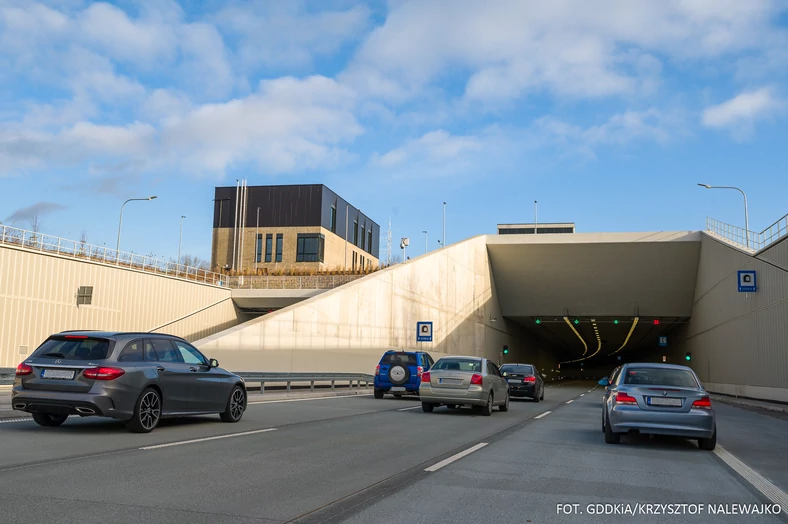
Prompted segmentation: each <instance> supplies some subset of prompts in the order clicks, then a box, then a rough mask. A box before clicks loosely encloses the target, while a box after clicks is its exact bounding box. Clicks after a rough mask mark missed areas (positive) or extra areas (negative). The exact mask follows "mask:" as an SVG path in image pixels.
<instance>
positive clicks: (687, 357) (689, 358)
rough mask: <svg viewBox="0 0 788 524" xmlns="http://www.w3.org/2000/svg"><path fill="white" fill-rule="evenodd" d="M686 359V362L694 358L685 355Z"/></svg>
mask: <svg viewBox="0 0 788 524" xmlns="http://www.w3.org/2000/svg"><path fill="white" fill-rule="evenodd" d="M684 358H685V359H686V360H692V357H691V356H689V355H685V356H684Z"/></svg>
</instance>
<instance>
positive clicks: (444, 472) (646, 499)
mask: <svg viewBox="0 0 788 524" xmlns="http://www.w3.org/2000/svg"><path fill="white" fill-rule="evenodd" d="M598 393H599V392H598V390H597V391H595V392H593V393H591V394H588V395H584V396H583V397H581V398H578V399H575V400H574V401H573V402H572V403H570V404H566V405H564V406H563V407H562V408H561V409H556V410H553V411H552V412H551V413H550V414H548V415H546V416H543V417H541V418H540V419H538V420H533V421H532V422H530V423H529V424H528V425H527V426H525V427H523V428H520V429H518V430H516V431H514V432H511V433H509V434H507V435H506V436H505V437H504V438H501V439H499V440H497V441H495V442H491V443H489V444H488V445H487V446H484V447H482V448H480V449H478V450H477V451H475V452H473V453H471V454H469V455H467V456H465V457H463V458H462V459H460V460H457V461H455V462H452V463H451V464H449V465H447V466H445V467H443V468H441V469H439V470H437V471H435V472H424V473H423V474H422V475H420V476H419V477H418V478H417V482H413V483H410V484H409V485H406V486H404V487H401V489H392V490H389V492H388V493H387V494H386V495H387V496H386V497H381V496H380V494H377V495H376V494H371V496H366V494H360V495H358V496H357V497H355V498H354V499H348V500H346V501H343V503H341V504H337V505H335V507H333V508H330V509H326V510H323V511H322V512H321V513H317V514H315V515H313V516H312V518H311V519H308V520H307V519H305V520H304V521H305V522H309V521H313V522H347V523H352V524H356V523H358V524H362V523H368V522H387V523H391V524H396V523H403V524H404V523H407V524H412V523H414V522H512V523H515V522H517V523H521V522H562V523H563V522H567V523H569V522H571V523H595V522H599V523H602V522H604V523H606V524H607V523H611V522H622V523H626V522H667V521H669V522H682V523H683V522H715V523H723V522H752V523H775V522H786V521H787V520H788V519H786V518H785V514H784V513H783V514H782V515H781V516H774V515H770V516H761V515H758V516H755V515H748V516H742V515H719V514H718V515H709V513H708V511H706V512H705V513H704V514H702V515H697V516H690V515H675V514H671V515H664V514H663V515H640V516H634V517H633V516H632V515H610V514H606V515H594V514H590V513H589V511H588V509H589V508H588V505H589V504H606V503H610V504H620V503H631V504H636V503H654V504H668V503H670V504H682V503H686V504H702V505H703V507H704V508H705V509H708V506H707V505H708V504H723V505H725V504H727V505H730V504H736V503H743V504H758V505H760V504H768V505H771V501H770V500H768V499H766V498H765V497H764V496H763V495H762V494H761V493H760V492H758V491H757V490H756V489H755V488H754V487H753V486H752V485H750V484H748V483H747V482H745V481H744V480H743V479H742V478H741V477H740V476H739V475H738V474H736V473H735V472H734V471H733V470H731V469H730V468H729V467H728V466H726V465H725V464H724V463H723V462H722V460H720V459H719V458H718V456H717V454H715V453H711V452H704V451H701V450H699V449H698V447H697V445H696V444H695V442H691V441H687V440H682V439H673V438H659V437H655V438H649V437H647V436H636V437H623V438H622V444H620V445H609V444H605V443H604V438H603V434H602V432H601V427H600V426H601V422H600V399H599V394H598ZM718 409H719V411H718V415H719V416H720V422H719V423H718V424H719V428H720V431H727V430H733V428H736V427H738V428H739V430H740V431H746V429H745V428H746V426H745V424H746V423H750V424H757V426H758V430H759V431H767V429H766V427H765V426H768V425H769V424H770V423H772V422H782V421H775V420H774V419H770V420H766V419H761V420H753V418H752V414H751V413H747V412H745V411H744V410H740V409H736V408H731V407H730V406H718ZM723 428H724V429H723ZM772 431H773V430H772V429H771V427H770V428H769V430H768V431H767V436H768V435H771V434H772V433H771V432H772ZM741 436H742V435H735V434H734V435H730V437H729V439H728V441H729V442H731V443H736V447H737V448H738V449H746V447H747V446H746V444H745V442H746V441H749V442H752V441H753V438H752V437H753V434H752V433H749V434H746V435H745V440H742V439H741V438H740V437H741ZM782 440H785V439H784V434H783V438H782ZM725 441H726V440H725V437H724V436H721V438H720V443H721V444H722V445H724V443H725ZM756 447H759V446H756ZM718 449H720V448H718ZM761 458H762V457H761ZM770 458H771V462H772V465H771V468H772V469H773V470H774V471H782V472H784V471H785V470H786V469H788V468H786V466H788V455H785V454H780V453H779V449H778V450H777V454H775V453H771V456H770ZM417 500H422V501H425V503H424V504H423V505H419V507H418V518H415V519H414V518H413V516H412V515H411V514H410V513H409V512H408V511H403V509H404V508H412V507H413V502H414V501H417ZM559 504H578V506H577V508H575V507H574V506H572V507H565V508H564V512H562V513H559V510H558V505H559ZM728 508H729V510H730V511H733V510H732V508H731V506H728ZM593 509H595V507H594V508H592V510H593ZM603 509H604V508H603ZM786 509H787V510H788V508H786ZM679 511H681V510H679ZM329 518H331V520H328V519H329Z"/></svg>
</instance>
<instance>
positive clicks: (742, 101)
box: [702, 87, 784, 139]
mask: <svg viewBox="0 0 788 524" xmlns="http://www.w3.org/2000/svg"><path fill="white" fill-rule="evenodd" d="M783 108H784V102H783V101H782V100H780V99H779V98H777V97H776V96H775V95H774V93H773V90H772V89H771V88H769V87H763V88H761V89H757V90H755V91H746V92H744V93H741V94H739V95H737V96H735V97H733V98H731V99H730V100H727V101H725V102H723V103H721V104H719V105H716V106H711V107H707V108H706V109H705V110H704V111H703V118H702V121H703V125H705V126H706V127H711V128H716V129H721V128H727V129H730V130H731V131H732V132H733V134H734V136H735V137H737V138H739V139H743V138H745V137H747V136H749V135H750V134H751V133H752V131H753V127H754V124H755V121H756V120H761V119H765V118H769V117H770V116H772V115H773V114H774V113H775V111H778V110H781V109H783Z"/></svg>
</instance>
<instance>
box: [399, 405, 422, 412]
mask: <svg viewBox="0 0 788 524" xmlns="http://www.w3.org/2000/svg"><path fill="white" fill-rule="evenodd" d="M420 407H421V406H412V407H409V408H402V409H398V410H397V411H408V410H409V409H419V408H420Z"/></svg>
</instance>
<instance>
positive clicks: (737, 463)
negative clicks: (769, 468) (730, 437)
mask: <svg viewBox="0 0 788 524" xmlns="http://www.w3.org/2000/svg"><path fill="white" fill-rule="evenodd" d="M714 454H715V455H717V456H718V457H720V458H721V459H722V460H723V462H725V463H726V464H728V465H729V466H730V467H731V468H733V470H734V471H736V473H738V474H739V475H741V476H742V477H744V479H745V480H746V481H747V482H749V483H750V484H752V485H753V486H754V487H755V489H757V490H758V491H760V492H761V493H763V495H764V496H765V497H766V498H768V499H769V500H771V501H772V502H774V503H775V504H779V505H780V506H781V507H782V510H783V513H786V512H788V494H786V493H785V492H784V491H783V490H781V489H780V488H778V487H777V486H775V485H774V484H772V483H771V482H769V481H768V480H766V479H765V478H764V477H763V476H761V474H760V473H758V472H757V471H755V470H754V469H752V468H751V467H750V466H748V465H747V464H745V463H744V462H742V461H741V460H739V459H737V458H736V457H734V456H733V455H731V454H730V452H728V450H726V449H725V448H723V447H722V446H720V445H719V444H717V447H716V448H714Z"/></svg>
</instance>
